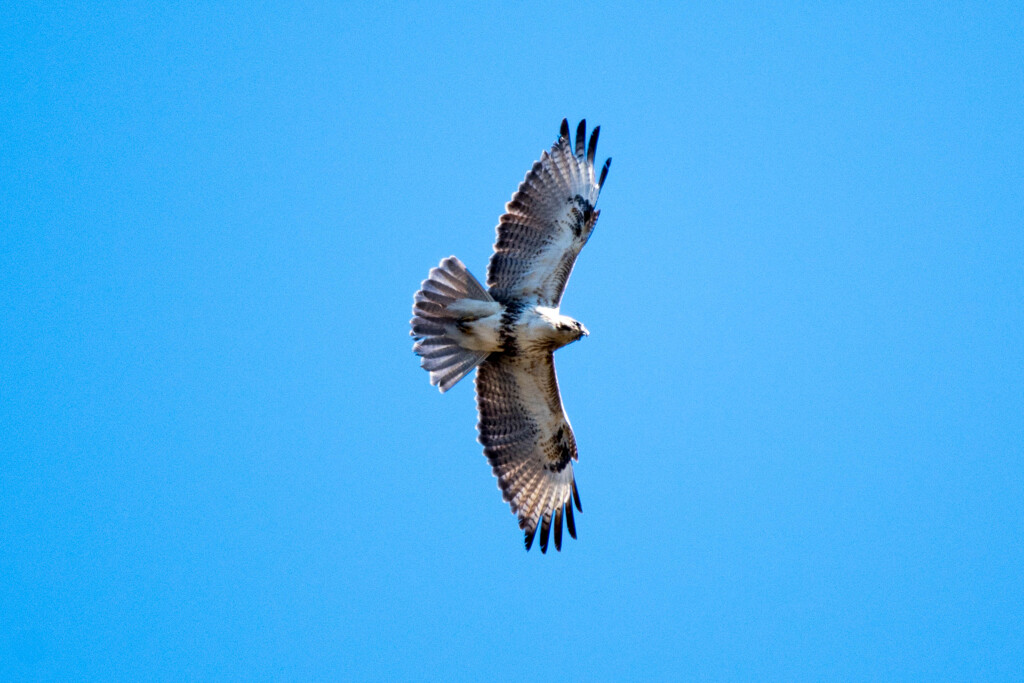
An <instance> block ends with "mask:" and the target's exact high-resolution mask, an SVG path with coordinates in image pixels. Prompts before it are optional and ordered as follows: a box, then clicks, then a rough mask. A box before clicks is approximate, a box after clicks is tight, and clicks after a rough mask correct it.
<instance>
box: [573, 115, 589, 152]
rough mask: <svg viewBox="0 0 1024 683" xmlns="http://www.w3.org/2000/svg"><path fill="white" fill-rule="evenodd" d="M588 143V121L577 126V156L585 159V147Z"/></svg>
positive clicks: (584, 120) (583, 121)
mask: <svg viewBox="0 0 1024 683" xmlns="http://www.w3.org/2000/svg"><path fill="white" fill-rule="evenodd" d="M586 141H587V120H586V119H583V120H582V121H580V125H578V126H576V156H578V157H580V158H583V149H584V147H583V145H584V143H586Z"/></svg>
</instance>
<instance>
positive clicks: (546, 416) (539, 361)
mask: <svg viewBox="0 0 1024 683" xmlns="http://www.w3.org/2000/svg"><path fill="white" fill-rule="evenodd" d="M476 402H477V408H478V409H479V411H480V423H479V424H478V425H477V427H478V428H479V430H480V443H482V444H483V446H484V455H486V456H487V460H488V461H489V462H490V463H491V468H492V469H493V471H494V476H496V477H497V478H498V487H499V488H501V495H502V498H503V499H504V500H505V501H506V502H507V503H508V504H509V505H510V506H511V507H512V512H513V513H514V514H516V515H518V517H519V528H520V529H522V530H523V531H524V532H525V533H526V549H527V550H529V549H530V546H532V545H533V539H534V536H535V535H536V533H537V526H538V524H539V525H540V549H541V552H545V553H546V552H547V550H548V535H549V533H550V531H551V526H552V517H554V530H555V548H556V549H558V550H561V549H562V517H563V514H564V517H565V523H566V527H567V528H568V529H569V534H570V535H571V536H572V537H573V538H576V522H575V519H574V518H573V511H572V504H573V502H575V503H576V509H577V510H580V511H581V512H582V510H583V509H582V508H581V507H580V497H579V493H578V492H577V491H576V481H575V479H574V478H573V473H572V461H573V460H576V438H575V437H574V436H573V433H572V427H570V426H569V419H568V418H567V417H566V415H565V411H564V410H563V409H562V399H561V398H560V396H559V394H558V380H557V379H556V378H555V362H554V356H553V355H552V354H550V353H547V354H542V355H539V356H532V357H531V356H525V355H519V356H514V357H510V356H506V355H504V354H493V355H491V357H490V358H488V359H487V360H486V361H485V362H484V363H483V364H482V365H481V366H480V367H479V368H478V369H477V373H476Z"/></svg>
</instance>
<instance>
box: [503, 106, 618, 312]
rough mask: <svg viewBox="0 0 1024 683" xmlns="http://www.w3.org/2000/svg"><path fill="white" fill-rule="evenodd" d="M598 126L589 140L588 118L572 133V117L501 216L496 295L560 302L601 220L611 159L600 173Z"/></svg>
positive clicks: (564, 123)
mask: <svg viewBox="0 0 1024 683" xmlns="http://www.w3.org/2000/svg"><path fill="white" fill-rule="evenodd" d="M600 130H601V127H600V126H598V127H596V128H594V130H593V132H592V133H591V135H590V141H589V143H587V140H586V121H580V124H579V127H578V128H577V129H576V142H575V146H573V143H572V141H571V140H570V139H569V123H568V121H564V120H563V122H562V127H561V134H560V135H559V138H558V140H557V141H556V142H555V144H554V145H552V147H551V149H550V151H546V152H544V153H543V154H542V155H541V158H540V160H539V161H537V162H535V163H534V164H533V167H532V168H531V169H530V171H529V172H528V173H527V174H526V177H525V178H524V179H523V182H522V183H520V185H519V189H518V191H516V193H515V194H514V195H512V200H511V201H509V203H508V204H506V205H505V213H504V214H503V215H502V216H501V218H500V219H499V221H498V227H497V241H496V242H495V245H494V254H493V255H492V256H491V261H490V263H489V264H488V267H487V285H488V287H489V288H490V292H491V296H493V297H494V298H495V299H497V300H498V301H502V302H507V301H510V300H513V299H520V298H536V299H537V300H538V301H539V302H540V303H541V304H543V305H546V306H552V307H555V308H557V307H558V305H559V303H560V302H561V300H562V293H563V292H564V291H565V285H566V283H567V282H568V280H569V275H570V274H571V273H572V268H573V265H574V264H575V263H576V257H577V256H578V255H579V253H580V250H581V249H582V248H583V245H585V244H586V243H587V240H588V239H590V235H591V233H592V232H593V230H594V226H595V225H596V224H597V218H598V215H599V214H600V212H599V211H597V210H595V209H594V206H595V205H596V204H597V198H598V196H599V195H600V193H601V185H602V184H603V183H604V179H605V177H606V176H607V174H608V166H609V164H610V163H611V159H608V160H607V161H606V162H605V165H604V167H603V169H602V171H601V176H600V180H597V179H596V178H595V174H594V155H595V154H596V152H597V138H598V134H599V132H600Z"/></svg>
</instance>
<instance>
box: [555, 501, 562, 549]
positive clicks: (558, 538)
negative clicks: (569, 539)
mask: <svg viewBox="0 0 1024 683" xmlns="http://www.w3.org/2000/svg"><path fill="white" fill-rule="evenodd" d="M555 550H557V551H559V552H561V550H562V508H561V507H559V508H558V509H557V510H555Z"/></svg>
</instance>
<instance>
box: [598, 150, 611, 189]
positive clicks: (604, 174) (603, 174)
mask: <svg viewBox="0 0 1024 683" xmlns="http://www.w3.org/2000/svg"><path fill="white" fill-rule="evenodd" d="M611 165H612V158H611V157H608V158H607V159H606V160H605V162H604V168H602V169H601V177H600V179H598V181H597V189H598V190H600V189H601V188H602V187H603V186H604V179H605V178H607V177H608V169H609V168H611Z"/></svg>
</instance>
